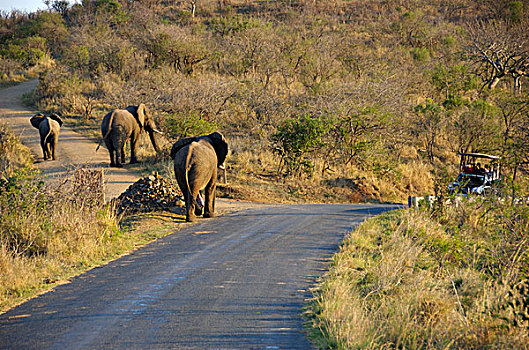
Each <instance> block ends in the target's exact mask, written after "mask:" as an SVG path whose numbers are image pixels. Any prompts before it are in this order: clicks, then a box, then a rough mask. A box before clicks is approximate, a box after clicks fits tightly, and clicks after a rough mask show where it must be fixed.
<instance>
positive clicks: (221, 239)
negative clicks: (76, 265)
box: [0, 204, 397, 349]
mask: <svg viewBox="0 0 529 350" xmlns="http://www.w3.org/2000/svg"><path fill="white" fill-rule="evenodd" d="M396 207H397V206H392V205H319V204H310V205H269V206H266V205H264V206H261V207H258V208H251V209H246V210H241V211H238V212H232V213H229V214H227V215H223V216H220V217H217V218H215V219H203V220H201V221H199V223H197V224H195V225H191V226H188V227H186V228H184V229H182V230H180V231H177V232H175V233H174V234H171V235H169V236H167V237H165V238H162V239H159V240H157V241H156V242H153V243H151V244H149V245H147V246H145V247H144V248H142V249H139V250H137V251H135V252H133V253H132V254H131V255H127V256H124V257H122V258H120V259H118V260H115V261H113V262H111V263H110V264H108V265H106V266H104V267H100V268H96V269H93V270H91V271H89V272H87V273H85V274H83V275H81V276H79V277H77V278H75V279H73V280H72V282H71V283H69V284H65V285H61V286H58V287H57V288H55V290H53V291H51V292H49V293H46V294H43V295H41V296H39V297H37V298H35V299H32V300H29V301H28V302H26V303H24V304H22V305H19V306H18V307H16V308H14V309H12V310H10V311H9V312H7V313H5V314H3V315H0V348H1V349H153V348H155V349H167V348H177V349H310V348H311V346H310V344H309V342H308V340H307V339H306V338H305V335H304V334H303V332H302V319H301V316H300V313H301V309H300V308H301V307H302V306H303V303H304V300H305V298H307V297H309V296H310V294H309V292H308V289H309V288H310V287H312V286H313V285H314V283H315V282H316V279H317V278H318V277H319V276H321V274H322V273H323V271H324V268H325V264H326V261H327V260H328V259H329V258H330V257H331V256H332V254H333V253H334V252H335V251H336V249H337V248H338V245H339V244H340V242H341V241H342V239H343V237H344V235H345V234H346V233H347V232H349V231H350V230H351V229H352V227H354V226H356V225H357V224H358V223H360V222H362V221H363V220H364V219H365V218H366V217H368V216H371V215H376V214H380V213H382V212H384V211H386V210H389V209H393V208H396Z"/></svg>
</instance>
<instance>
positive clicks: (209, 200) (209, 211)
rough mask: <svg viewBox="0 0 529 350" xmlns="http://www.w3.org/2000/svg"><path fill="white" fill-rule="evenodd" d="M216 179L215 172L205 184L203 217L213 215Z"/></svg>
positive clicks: (212, 216) (211, 216)
mask: <svg viewBox="0 0 529 350" xmlns="http://www.w3.org/2000/svg"><path fill="white" fill-rule="evenodd" d="M216 179H217V173H216V172H215V174H214V176H212V178H211V180H210V181H209V183H208V184H207V186H206V190H205V192H206V204H205V207H204V217H205V218H214V217H215V189H216V187H217V185H216Z"/></svg>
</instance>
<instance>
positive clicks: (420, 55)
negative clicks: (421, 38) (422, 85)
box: [410, 47, 430, 62]
mask: <svg viewBox="0 0 529 350" xmlns="http://www.w3.org/2000/svg"><path fill="white" fill-rule="evenodd" d="M410 54H411V57H413V59H414V60H416V61H418V62H429V61H430V50H428V49H427V48H426V47H414V48H413V49H411V51H410Z"/></svg>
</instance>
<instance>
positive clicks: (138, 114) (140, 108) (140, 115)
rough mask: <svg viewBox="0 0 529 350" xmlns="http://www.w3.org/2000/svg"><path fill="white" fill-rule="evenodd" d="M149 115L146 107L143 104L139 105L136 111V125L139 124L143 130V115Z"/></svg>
mask: <svg viewBox="0 0 529 350" xmlns="http://www.w3.org/2000/svg"><path fill="white" fill-rule="evenodd" d="M148 113H149V110H148V109H147V107H146V106H145V105H144V104H143V103H140V105H139V106H138V109H137V110H136V115H135V117H136V119H137V120H138V124H140V127H142V128H143V125H145V114H148Z"/></svg>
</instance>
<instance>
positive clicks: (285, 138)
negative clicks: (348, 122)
mask: <svg viewBox="0 0 529 350" xmlns="http://www.w3.org/2000/svg"><path fill="white" fill-rule="evenodd" d="M331 126H332V124H331V123H330V121H329V120H327V119H325V118H323V117H316V116H310V115H302V116H299V117H297V118H289V119H286V120H285V121H284V122H283V123H282V124H281V125H280V126H279V127H278V129H277V132H276V133H275V134H273V135H272V136H271V141H272V142H273V147H274V148H273V150H274V152H275V153H277V154H279V155H280V156H281V162H282V164H283V165H284V166H285V172H286V174H287V175H296V176H299V175H301V173H302V172H304V173H306V174H307V175H309V176H310V175H312V173H313V171H314V165H313V162H312V161H311V159H310V158H309V156H310V155H311V154H312V153H314V152H316V151H317V150H319V149H321V148H322V147H323V146H324V145H325V142H324V136H325V135H326V133H328V131H329V130H330V128H331Z"/></svg>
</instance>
